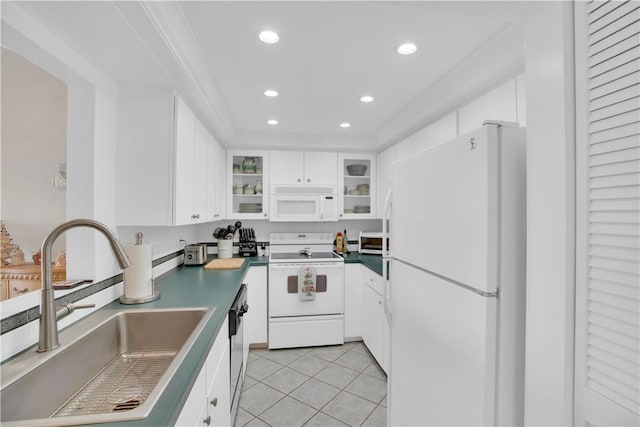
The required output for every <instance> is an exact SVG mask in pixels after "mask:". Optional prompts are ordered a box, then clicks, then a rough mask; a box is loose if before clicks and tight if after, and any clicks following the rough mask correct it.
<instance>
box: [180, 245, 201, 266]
mask: <svg viewBox="0 0 640 427" xmlns="http://www.w3.org/2000/svg"><path fill="white" fill-rule="evenodd" d="M205 262H207V245H204V244H191V245H187V246H185V247H184V265H202V264H204V263H205Z"/></svg>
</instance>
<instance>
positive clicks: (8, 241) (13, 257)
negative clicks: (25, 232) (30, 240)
mask: <svg viewBox="0 0 640 427" xmlns="http://www.w3.org/2000/svg"><path fill="white" fill-rule="evenodd" d="M0 224H1V227H2V228H1V231H0V237H1V239H2V240H1V243H0V244H1V246H0V248H1V257H2V265H23V264H24V252H22V250H21V249H20V246H19V245H18V244H17V243H14V242H13V238H12V237H11V235H10V234H9V231H8V230H7V227H6V226H5V225H4V222H1V223H0Z"/></svg>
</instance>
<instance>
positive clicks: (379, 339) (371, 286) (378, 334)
mask: <svg viewBox="0 0 640 427" xmlns="http://www.w3.org/2000/svg"><path fill="white" fill-rule="evenodd" d="M361 268H362V279H363V280H362V283H363V285H362V299H361V302H362V305H361V317H360V319H361V324H360V330H361V332H362V340H363V341H364V343H365V345H366V346H367V348H368V349H369V351H370V352H371V355H372V356H373V357H374V358H375V359H376V361H377V362H378V364H379V365H380V366H381V367H382V369H384V370H385V372H387V373H388V372H389V356H388V354H389V349H390V346H389V343H390V339H389V333H390V327H389V323H388V322H387V319H386V317H385V314H384V305H383V304H384V302H383V299H382V295H383V290H384V280H383V278H382V276H380V275H379V274H376V273H374V272H373V271H371V270H369V269H368V268H367V267H365V266H361Z"/></svg>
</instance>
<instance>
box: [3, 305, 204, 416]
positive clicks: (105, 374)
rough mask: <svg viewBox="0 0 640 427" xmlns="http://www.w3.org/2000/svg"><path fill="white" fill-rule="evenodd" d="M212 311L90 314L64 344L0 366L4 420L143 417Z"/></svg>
mask: <svg viewBox="0 0 640 427" xmlns="http://www.w3.org/2000/svg"><path fill="white" fill-rule="evenodd" d="M214 310H215V308H194V309H167V310H162V309H159V310H126V311H118V312H115V313H114V312H113V311H111V312H109V311H106V312H96V313H95V314H92V315H91V316H89V317H87V318H86V319H85V320H83V321H81V322H78V324H76V325H72V326H71V327H69V328H67V329H65V330H64V331H63V332H62V333H61V334H60V342H61V347H60V348H58V349H56V350H54V351H51V352H48V353H37V352H35V350H33V351H29V352H27V353H25V354H23V355H20V356H18V357H16V358H14V359H12V360H10V361H8V362H7V363H5V364H4V365H3V366H2V368H1V370H0V372H1V375H2V388H1V390H0V399H1V404H2V406H0V407H1V408H2V412H1V414H0V421H1V423H2V425H3V426H5V427H8V426H13V425H29V426H38V425H43V426H54V425H70V424H88V423H99V422H109V421H124V420H134V419H142V418H145V417H146V416H147V415H148V414H149V412H150V411H151V409H152V408H153V405H154V404H155V402H156V401H157V399H158V397H159V396H160V395H161V394H162V391H163V390H164V388H165V386H166V385H167V383H168V382H169V380H170V379H171V377H172V376H173V374H174V373H175V371H176V370H177V368H178V366H179V365H180V363H181V362H182V361H183V359H184V357H185V356H186V354H187V352H188V351H189V349H190V348H191V345H192V344H193V342H194V341H195V339H196V338H197V336H198V334H199V333H200V331H201V330H202V328H203V327H204V325H205V324H206V322H207V320H208V319H209V318H210V317H211V314H212V313H213V311H214ZM66 343H68V344H66Z"/></svg>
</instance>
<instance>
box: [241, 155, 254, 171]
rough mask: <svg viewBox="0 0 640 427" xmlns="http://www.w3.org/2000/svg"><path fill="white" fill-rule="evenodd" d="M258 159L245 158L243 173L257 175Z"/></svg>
mask: <svg viewBox="0 0 640 427" xmlns="http://www.w3.org/2000/svg"><path fill="white" fill-rule="evenodd" d="M256 167H257V165H256V159H255V157H245V158H244V160H243V161H242V173H250V174H255V173H256Z"/></svg>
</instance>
